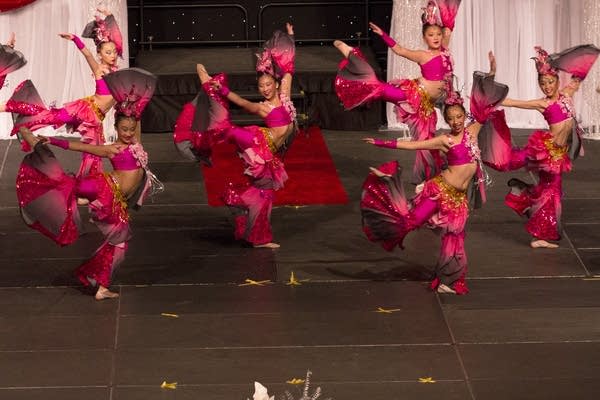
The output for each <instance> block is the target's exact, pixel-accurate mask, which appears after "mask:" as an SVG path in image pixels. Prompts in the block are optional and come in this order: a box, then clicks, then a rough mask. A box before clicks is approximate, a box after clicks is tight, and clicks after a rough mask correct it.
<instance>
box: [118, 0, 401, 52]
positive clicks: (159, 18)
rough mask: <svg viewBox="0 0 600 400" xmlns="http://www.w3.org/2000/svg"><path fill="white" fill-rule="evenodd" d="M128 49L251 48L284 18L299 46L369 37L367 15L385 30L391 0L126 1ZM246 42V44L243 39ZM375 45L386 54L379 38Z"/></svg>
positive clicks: (279, 27)
mask: <svg viewBox="0 0 600 400" xmlns="http://www.w3.org/2000/svg"><path fill="white" fill-rule="evenodd" d="M127 5H128V15H129V48H130V55H131V57H132V59H134V58H135V56H136V54H137V52H138V50H139V49H140V48H141V47H140V46H142V45H143V46H145V48H148V44H147V42H149V41H152V42H153V43H154V44H153V47H154V48H159V47H165V46H169V47H172V46H186V47H187V46H190V45H191V46H194V45H198V46H237V47H245V46H249V47H253V46H255V45H256V44H257V43H259V42H260V41H262V40H265V39H267V38H269V37H270V35H271V33H272V32H273V30H275V29H282V28H283V27H284V25H285V22H287V21H290V22H292V23H293V24H294V27H295V31H296V40H297V44H298V45H299V46H302V45H308V44H312V45H314V44H316V45H330V44H331V41H333V40H334V39H345V40H347V41H352V40H365V39H366V40H368V38H369V36H370V34H369V32H368V29H367V24H368V21H369V20H372V21H376V22H377V23H378V24H379V25H380V26H382V27H383V28H384V29H389V25H390V18H391V14H392V1H391V0H380V1H375V0H372V1H367V0H363V1H342V0H329V1H296V2H290V1H281V0H267V1H265V0H262V1H250V0H238V1H235V0H234V1H190V0H129V1H128V2H127ZM246 41H249V42H250V43H247V42H246ZM364 44H370V45H371V46H373V50H374V52H375V53H376V54H380V55H381V59H380V60H379V61H380V62H381V61H383V60H384V59H385V47H384V45H383V43H381V41H380V40H374V41H371V43H364Z"/></svg>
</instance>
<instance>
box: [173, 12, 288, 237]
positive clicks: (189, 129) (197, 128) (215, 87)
mask: <svg viewBox="0 0 600 400" xmlns="http://www.w3.org/2000/svg"><path fill="white" fill-rule="evenodd" d="M286 28H287V34H286V33H283V32H280V31H276V32H275V33H274V34H273V37H272V38H271V39H270V40H268V41H267V42H266V43H265V45H264V51H263V53H262V55H261V56H260V57H259V60H258V63H257V72H258V91H259V93H260V94H261V95H262V96H263V97H264V100H263V101H262V102H259V103H255V102H251V101H248V100H245V99H243V98H241V97H240V96H239V95H237V94H236V93H234V92H232V91H231V90H230V89H229V88H228V87H227V83H226V78H225V75H224V74H219V75H216V76H214V77H211V76H209V75H208V73H207V71H206V69H205V68H204V66H203V65H201V64H199V65H198V66H197V72H198V76H199V78H200V82H201V83H202V89H203V93H201V95H200V96H199V97H198V98H196V99H195V101H194V102H193V103H192V104H187V105H186V106H184V109H183V111H182V113H181V114H180V116H179V118H178V120H177V124H176V126H175V133H174V139H175V143H176V145H177V147H178V149H179V150H180V151H181V152H182V154H183V155H184V156H186V157H187V158H191V159H195V160H199V161H203V162H205V163H207V164H209V165H210V153H211V146H212V145H214V144H215V143H218V142H222V141H227V142H230V143H234V144H235V145H236V146H237V150H238V153H239V155H240V157H241V158H242V160H243V162H244V165H245V167H246V168H245V171H244V173H245V174H246V175H247V176H248V183H247V184H246V185H244V186H243V187H234V186H233V185H231V184H230V185H229V187H228V189H227V191H226V193H225V195H224V202H225V204H227V205H228V206H229V207H230V208H231V209H232V211H233V213H234V216H235V238H236V239H237V240H244V241H246V242H248V243H250V244H251V245H252V246H253V247H267V248H272V249H275V248H278V247H279V244H277V243H274V242H273V241H272V240H273V234H272V230H271V223H270V218H271V209H272V207H273V198H274V192H275V191H276V190H278V189H281V188H282V187H283V184H284V182H285V181H286V180H287V178H288V176H287V173H286V172H285V169H284V165H283V161H282V156H283V154H284V153H285V151H286V150H287V149H288V148H289V146H290V144H291V141H292V139H293V137H294V136H295V134H296V132H297V129H298V128H297V123H296V110H295V108H294V105H293V103H292V101H291V100H290V93H291V86H292V75H293V73H294V54H295V52H294V40H293V35H294V29H293V26H292V25H291V24H289V23H288V24H287V25H286ZM228 101H231V102H232V103H234V104H237V105H238V106H240V107H242V108H243V109H244V110H246V111H248V112H250V113H253V114H256V115H258V116H260V117H261V118H263V119H264V121H265V125H266V126H267V127H266V128H261V127H258V126H246V127H238V126H235V125H233V124H231V122H230V121H229V114H228V103H227V102H228Z"/></svg>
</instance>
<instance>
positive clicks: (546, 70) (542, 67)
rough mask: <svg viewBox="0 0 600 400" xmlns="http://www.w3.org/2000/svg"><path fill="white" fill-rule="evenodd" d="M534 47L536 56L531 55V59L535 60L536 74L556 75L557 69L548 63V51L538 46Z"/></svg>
mask: <svg viewBox="0 0 600 400" xmlns="http://www.w3.org/2000/svg"><path fill="white" fill-rule="evenodd" d="M534 49H535V51H536V52H537V56H536V57H531V59H532V60H535V68H536V69H537V72H538V74H539V75H554V76H557V75H558V70H557V69H556V68H553V67H552V66H551V65H550V63H549V59H548V52H546V50H544V49H542V48H541V47H540V46H535V47H534Z"/></svg>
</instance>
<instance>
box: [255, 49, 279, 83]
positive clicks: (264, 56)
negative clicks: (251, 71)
mask: <svg viewBox="0 0 600 400" xmlns="http://www.w3.org/2000/svg"><path fill="white" fill-rule="evenodd" d="M256 57H258V60H257V61H256V72H259V73H263V74H269V75H273V76H275V69H274V68H273V58H272V57H271V51H270V50H269V49H264V50H263V52H262V53H261V54H256Z"/></svg>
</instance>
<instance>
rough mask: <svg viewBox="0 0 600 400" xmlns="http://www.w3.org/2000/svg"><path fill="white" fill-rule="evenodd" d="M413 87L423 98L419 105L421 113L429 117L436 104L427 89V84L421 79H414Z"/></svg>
mask: <svg viewBox="0 0 600 400" xmlns="http://www.w3.org/2000/svg"><path fill="white" fill-rule="evenodd" d="M412 82H413V87H414V88H415V90H416V91H417V92H418V93H419V97H420V98H421V104H420V106H419V114H420V115H422V116H425V117H429V116H430V115H431V113H432V112H434V104H433V102H432V101H431V97H429V94H428V93H427V90H425V86H423V84H422V83H421V82H420V81H419V79H414V80H413V81H412Z"/></svg>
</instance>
